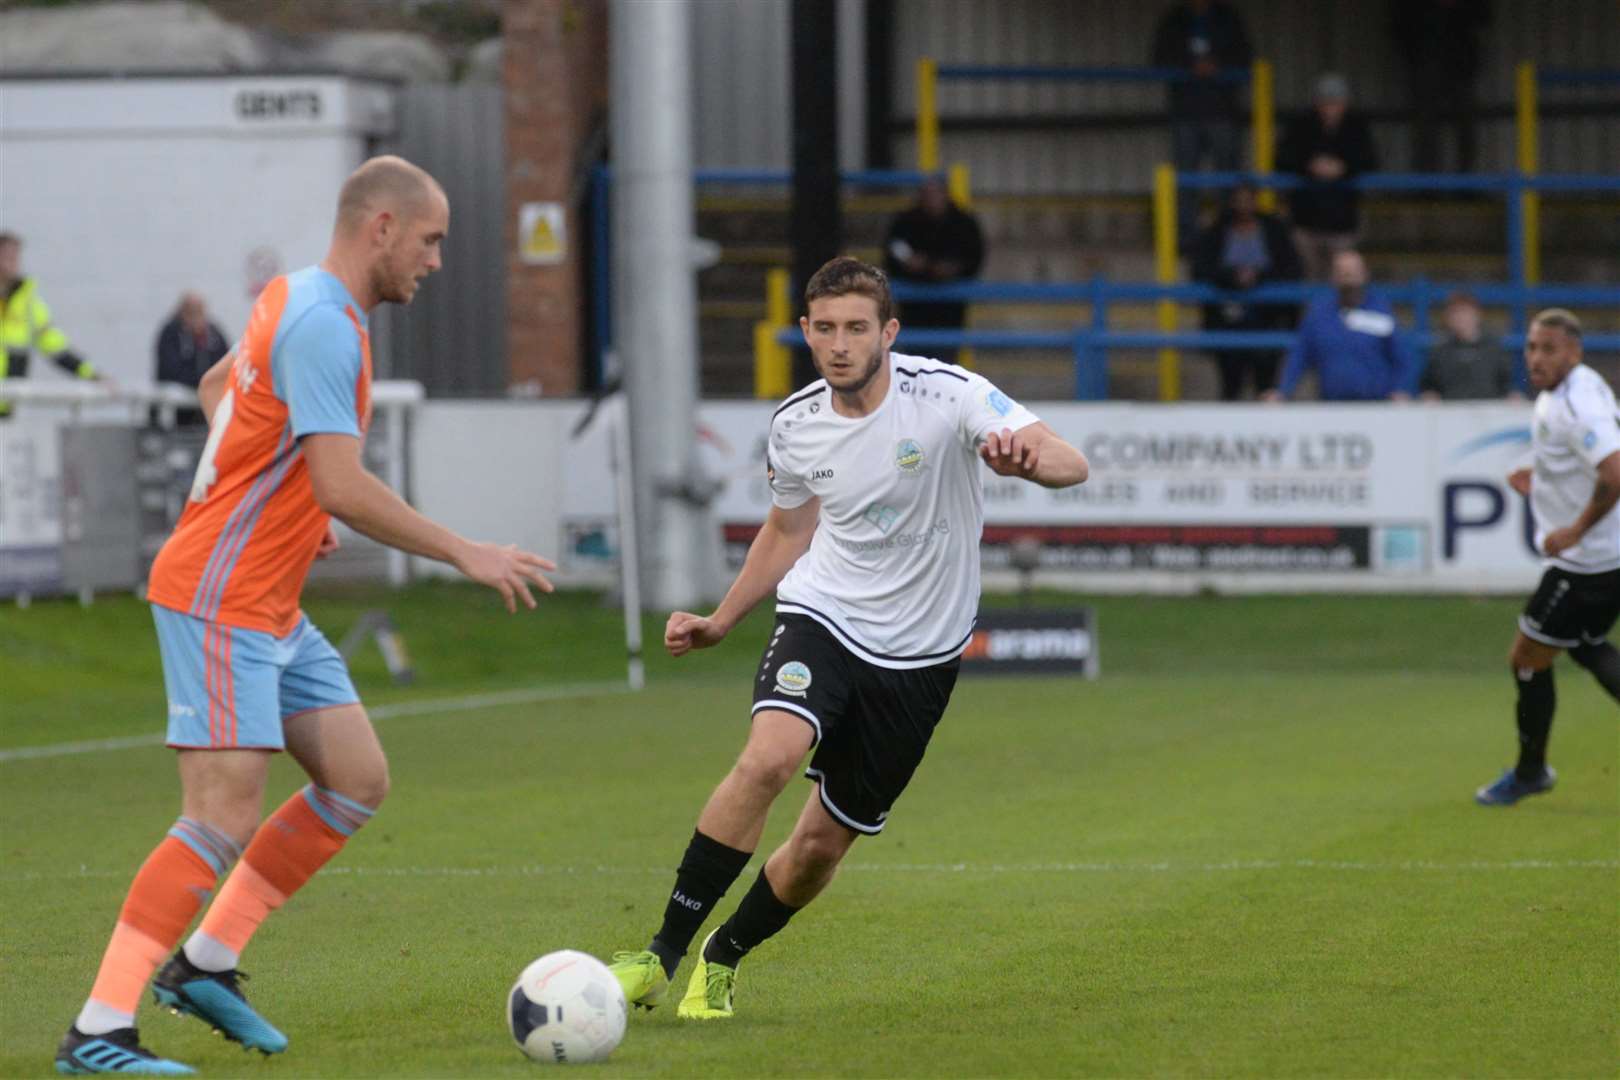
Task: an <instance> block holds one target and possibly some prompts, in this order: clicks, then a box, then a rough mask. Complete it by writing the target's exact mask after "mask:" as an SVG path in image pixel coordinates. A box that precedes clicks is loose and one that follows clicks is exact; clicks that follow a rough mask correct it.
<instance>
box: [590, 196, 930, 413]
mask: <svg viewBox="0 0 1620 1080" xmlns="http://www.w3.org/2000/svg"><path fill="white" fill-rule="evenodd" d="M945 175H946V174H945V173H944V172H937V173H926V172H919V171H918V170H916V169H857V170H854V171H851V172H845V173H842V174H840V176H839V179H840V180H842V181H843V182H844V183H845V184H848V185H849V186H851V187H863V188H884V187H915V186H916V185H918V184H920V183H922V181H923V180H925V179H927V178H929V177H939V178H944V177H945ZM692 182H693V183H694V184H697V185H699V186H700V187H702V186H715V187H722V186H727V185H730V186H736V187H747V186H772V187H779V186H781V185H784V184H790V183H792V182H793V173H792V172H791V171H789V170H787V169H698V170H696V171H694V172H693V173H692ZM612 190H613V167H612V166H611V165H598V166H596V168H594V169H593V170H591V195H590V199H591V207H590V217H591V223H590V230H591V247H592V252H591V267H590V275H591V334H592V337H593V338H594V339H595V343H596V355H595V357H594V358H593V359H594V361H595V365H596V383H597V385H598V386H600V385H601V384H602V382H603V381H604V380H605V379H606V377H607V354H608V352H609V351H610V350H611V349H612V347H613V299H612V297H613V227H612V218H611V210H612V206H611V204H610V202H609V200H610V198H611V197H612Z"/></svg>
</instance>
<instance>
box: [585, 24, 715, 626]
mask: <svg viewBox="0 0 1620 1080" xmlns="http://www.w3.org/2000/svg"><path fill="white" fill-rule="evenodd" d="M691 17H692V12H691V5H690V4H689V3H688V2H687V0H613V6H612V8H611V9H610V21H611V52H612V57H611V63H612V71H611V89H612V101H611V108H612V116H611V122H610V127H609V133H610V145H611V149H612V157H613V177H614V182H613V207H612V221H613V238H612V248H613V251H614V252H615V257H614V260H613V277H614V281H613V342H614V348H615V350H616V351H617V352H618V354H619V358H620V360H621V361H622V364H623V371H624V384H625V391H626V393H627V395H628V397H629V410H628V416H629V428H630V442H631V455H630V460H631V464H632V469H631V472H632V475H633V477H634V484H635V493H636V500H635V501H636V514H635V518H636V520H637V522H639V524H640V529H639V533H640V535H639V536H638V537H637V539H638V540H639V541H640V543H639V544H638V549H639V551H640V555H641V560H640V561H641V566H642V569H643V576H642V581H643V584H644V587H645V593H644V598H645V600H646V602H647V604H648V605H650V606H651V607H653V608H655V609H661V610H665V611H668V610H672V609H675V608H691V607H693V606H694V605H697V604H699V603H700V602H702V601H704V600H706V599H709V598H711V597H712V594H713V593H714V591H715V590H716V588H717V587H718V585H719V581H718V580H717V579H718V573H717V569H718V554H717V553H718V549H719V543H718V540H717V538H716V535H715V532H714V530H713V528H712V527H711V526H710V521H709V514H708V511H707V506H706V499H705V498H704V490H703V489H704V485H703V483H702V482H701V479H700V473H699V467H698V459H697V397H698V372H697V280H696V273H695V270H694V268H693V263H692V254H693V233H692V228H693V213H694V210H693V200H692V138H691V97H692V93H691V88H692V72H691V60H692V56H691V44H690V38H691V31H690V27H691Z"/></svg>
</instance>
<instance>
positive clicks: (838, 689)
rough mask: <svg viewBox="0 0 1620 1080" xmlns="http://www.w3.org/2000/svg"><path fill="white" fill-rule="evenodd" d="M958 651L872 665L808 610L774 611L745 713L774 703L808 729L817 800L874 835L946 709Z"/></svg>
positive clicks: (810, 770) (841, 818)
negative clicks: (913, 662) (933, 660)
mask: <svg viewBox="0 0 1620 1080" xmlns="http://www.w3.org/2000/svg"><path fill="white" fill-rule="evenodd" d="M961 666H962V662H961V660H960V659H953V660H947V661H946V662H945V663H943V664H934V665H933V666H931V667H924V668H910V669H906V670H899V669H895V668H886V667H878V666H877V665H876V664H869V663H867V662H866V661H865V660H862V659H861V658H860V657H858V656H856V655H855V654H854V653H852V652H850V651H849V650H848V649H846V648H844V646H843V645H841V644H840V643H839V642H838V639H837V638H835V637H833V636H832V634H831V633H830V632H829V631H828V630H827V629H826V628H825V627H823V626H822V625H821V624H820V623H818V622H816V621H815V620H814V619H812V618H809V617H808V616H805V615H783V614H778V615H777V616H776V626H775V629H774V631H773V632H772V636H771V640H770V644H768V645H766V646H765V656H764V658H763V659H762V660H761V662H760V668H759V676H758V677H757V678H756V679H755V680H754V710H753V711H754V712H756V713H757V712H760V711H762V710H764V709H782V710H784V711H786V712H790V713H793V714H794V715H795V716H798V717H800V718H801V719H803V720H804V721H805V722H806V723H808V724H809V725H810V726H811V727H812V728H814V729H815V733H816V741H815V743H814V745H815V749H816V752H815V753H814V754H813V755H812V756H811V758H810V767H809V768H808V769H807V770H805V776H807V777H809V778H810V779H811V780H815V781H817V782H818V790H819V791H820V793H821V805H823V806H825V807H826V808H827V812H828V813H829V814H831V815H832V816H833V817H834V818H836V819H837V820H838V821H840V822H842V823H843V824H844V825H846V826H848V827H849V828H851V829H854V830H855V831H856V832H860V833H866V834H868V835H875V834H877V833H880V832H882V831H883V823H884V821H885V820H886V819H887V818H888V816H889V811H890V810H891V809H892V808H893V807H894V801H895V800H896V799H898V798H899V797H900V793H901V792H902V791H904V790H905V789H906V784H908V783H909V782H910V781H911V774H912V773H914V772H916V771H917V764H918V763H919V762H921V761H922V759H923V754H924V752H926V751H927V749H928V740H929V738H930V737H932V736H933V734H934V727H935V726H936V725H937V724H938V723H939V719H940V717H942V716H944V715H945V706H946V705H948V704H949V703H950V700H951V689H952V687H954V686H955V685H956V673H957V671H958V670H959V669H960V668H961Z"/></svg>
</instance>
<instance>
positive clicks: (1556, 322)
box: [1530, 307, 1581, 341]
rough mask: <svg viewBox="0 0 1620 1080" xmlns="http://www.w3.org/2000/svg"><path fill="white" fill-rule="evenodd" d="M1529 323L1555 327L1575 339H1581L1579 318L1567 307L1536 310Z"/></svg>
mask: <svg viewBox="0 0 1620 1080" xmlns="http://www.w3.org/2000/svg"><path fill="white" fill-rule="evenodd" d="M1530 325H1531V326H1553V327H1557V328H1558V329H1559V330H1562V331H1563V332H1564V333H1566V334H1568V335H1569V336H1570V337H1572V338H1574V339H1575V340H1576V341H1579V340H1581V320H1579V319H1577V318H1576V317H1575V313H1574V312H1573V311H1570V310H1568V309H1567V308H1561V307H1554V308H1548V309H1546V310H1545V311H1538V312H1537V313H1536V317H1535V318H1533V319H1531V320H1530Z"/></svg>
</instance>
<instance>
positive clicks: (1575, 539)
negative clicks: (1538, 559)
mask: <svg viewBox="0 0 1620 1080" xmlns="http://www.w3.org/2000/svg"><path fill="white" fill-rule="evenodd" d="M1580 542H1581V534H1580V532H1579V531H1578V530H1577V529H1575V528H1574V526H1571V525H1565V526H1564V527H1563V528H1562V529H1554V530H1553V531H1552V532H1550V533H1548V534H1547V539H1545V540H1543V541H1542V542H1541V551H1542V553H1543V554H1544V555H1547V556H1548V557H1549V558H1550V557H1551V556H1554V555H1557V554H1558V553H1559V552H1560V551H1567V550H1568V549H1570V548H1572V547H1574V546H1575V545H1576V544H1578V543H1580Z"/></svg>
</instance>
